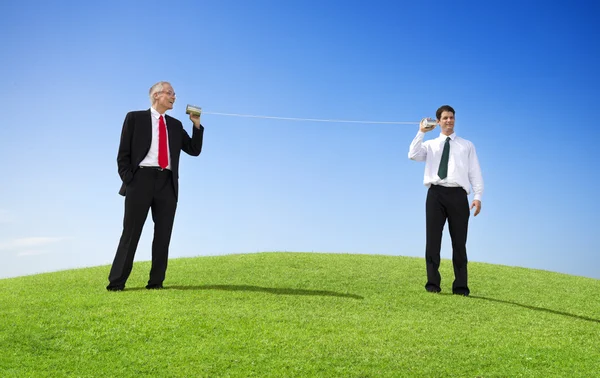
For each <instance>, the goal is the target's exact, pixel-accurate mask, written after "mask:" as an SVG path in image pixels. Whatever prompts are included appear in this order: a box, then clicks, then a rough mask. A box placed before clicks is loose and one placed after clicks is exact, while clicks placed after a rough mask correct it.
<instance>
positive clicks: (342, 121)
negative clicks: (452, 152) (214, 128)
mask: <svg viewBox="0 0 600 378" xmlns="http://www.w3.org/2000/svg"><path fill="white" fill-rule="evenodd" d="M202 114H212V115H220V116H229V117H246V118H265V119H282V120H286V121H309V122H334V123H364V124H379V125H418V124H419V122H395V121H352V120H345V119H319V118H294V117H274V116H262V115H250V114H235V113H217V112H205V111H204V110H203V111H202Z"/></svg>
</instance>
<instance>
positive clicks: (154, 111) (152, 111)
mask: <svg viewBox="0 0 600 378" xmlns="http://www.w3.org/2000/svg"><path fill="white" fill-rule="evenodd" d="M150 113H151V114H152V117H154V118H156V119H158V118H159V117H160V116H163V118H165V114H160V113H159V112H158V110H156V109H154V108H153V107H151V108H150Z"/></svg>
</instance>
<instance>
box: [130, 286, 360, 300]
mask: <svg viewBox="0 0 600 378" xmlns="http://www.w3.org/2000/svg"><path fill="white" fill-rule="evenodd" d="M127 290H128V291H135V290H146V289H145V288H131V289H127ZM162 290H222V291H254V292H260V293H269V294H277V295H314V296H321V297H338V298H352V299H364V297H361V296H360V295H356V294H345V293H338V292H335V291H329V290H307V289H287V288H274V287H262V286H251V285H198V286H167V287H165V288H164V289H162Z"/></svg>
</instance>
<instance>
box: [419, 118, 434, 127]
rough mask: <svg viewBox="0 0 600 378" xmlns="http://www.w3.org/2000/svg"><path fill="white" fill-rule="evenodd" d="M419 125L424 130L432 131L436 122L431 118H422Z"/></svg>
mask: <svg viewBox="0 0 600 378" xmlns="http://www.w3.org/2000/svg"><path fill="white" fill-rule="evenodd" d="M421 124H422V125H423V126H424V127H425V128H426V129H433V128H434V127H435V126H436V125H437V122H436V120H435V119H433V118H424V119H423V120H422V121H421Z"/></svg>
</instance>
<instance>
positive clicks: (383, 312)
mask: <svg viewBox="0 0 600 378" xmlns="http://www.w3.org/2000/svg"><path fill="white" fill-rule="evenodd" d="M169 264H170V265H169V270H168V272H167V281H166V282H165V286H167V289H165V290H159V291H156V290H153V291H148V290H145V289H143V287H144V285H145V284H146V280H147V276H148V272H149V263H148V262H142V263H136V264H135V266H134V271H133V274H132V276H131V278H130V280H129V282H128V285H127V289H126V290H125V291H124V292H107V291H106V290H105V289H104V287H105V285H106V283H107V282H106V276H107V274H108V267H106V266H104V267H95V268H87V269H79V270H70V271H63V272H56V273H49V274H39V275H35V276H28V277H19V278H11V279H4V280H0V301H1V302H0V326H1V332H0V376H1V377H61V376H69V377H71V376H72V377H144V376H147V377H251V376H257V377H294V376H298V377H304V376H309V377H403V376H417V377H418V376H420V377H577V376H579V377H594V376H598V374H599V372H600V300H599V298H600V280H594V279H590V278H583V277H575V276H568V275H564V274H558V273H551V272H545V271H536V270H530V269H523V268H512V267H505V266H497V265H490V264H482V263H470V265H469V268H470V269H469V274H470V276H469V277H470V282H469V284H470V288H471V296H470V297H460V296H453V295H451V294H449V293H450V292H451V289H450V288H451V284H452V279H453V274H452V266H451V263H450V262H449V261H447V260H444V261H443V262H442V269H441V271H442V277H443V281H442V290H443V291H442V293H441V294H431V293H427V292H426V291H425V290H424V288H423V285H424V283H425V263H424V261H423V259H420V258H408V257H394V256H372V255H343V254H313V253H259V254H247V255H229V256H217V257H199V258H188V259H173V260H171V261H170V263H169Z"/></svg>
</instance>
